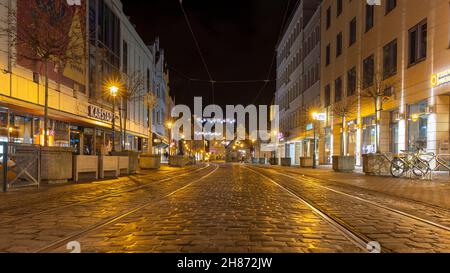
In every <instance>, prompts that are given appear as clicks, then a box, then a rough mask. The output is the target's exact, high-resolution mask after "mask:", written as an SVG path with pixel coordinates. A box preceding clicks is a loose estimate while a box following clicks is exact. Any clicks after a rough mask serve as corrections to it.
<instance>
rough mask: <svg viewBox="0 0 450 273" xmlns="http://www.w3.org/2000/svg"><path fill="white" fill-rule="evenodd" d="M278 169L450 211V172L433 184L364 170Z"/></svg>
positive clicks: (439, 176) (322, 167) (321, 167)
mask: <svg viewBox="0 0 450 273" xmlns="http://www.w3.org/2000/svg"><path fill="white" fill-rule="evenodd" d="M275 168H277V169H288V170H289V171H291V172H295V173H298V174H303V175H306V176H311V177H314V178H319V179H324V180H329V181H333V182H338V183H342V184H347V185H352V186H355V187H359V188H362V189H368V190H372V191H377V192H381V193H386V194H390V195H395V196H398V197H400V198H408V199H413V200H417V201H419V202H424V203H427V204H431V205H435V206H439V207H442V208H445V209H450V176H449V175H448V173H445V174H444V173H441V174H437V175H435V176H434V177H433V181H427V180H412V179H407V178H401V179H397V178H393V177H380V176H367V175H365V174H364V173H362V170H361V169H358V170H356V171H355V172H354V173H337V172H334V171H333V170H332V169H331V166H320V167H319V168H318V169H315V170H314V169H308V168H299V167H279V166H277V167H275Z"/></svg>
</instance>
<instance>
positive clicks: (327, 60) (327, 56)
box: [325, 44, 331, 66]
mask: <svg viewBox="0 0 450 273" xmlns="http://www.w3.org/2000/svg"><path fill="white" fill-rule="evenodd" d="M330 55H331V46H330V44H328V45H327V49H326V52H325V57H326V58H325V64H326V65H327V66H328V65H330V62H331V60H330V58H331V56H330Z"/></svg>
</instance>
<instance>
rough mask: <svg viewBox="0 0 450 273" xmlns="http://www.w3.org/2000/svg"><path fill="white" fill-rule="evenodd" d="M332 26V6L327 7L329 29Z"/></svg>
mask: <svg viewBox="0 0 450 273" xmlns="http://www.w3.org/2000/svg"><path fill="white" fill-rule="evenodd" d="M330 27H331V7H328V9H327V29H329V28H330Z"/></svg>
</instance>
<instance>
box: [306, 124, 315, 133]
mask: <svg viewBox="0 0 450 273" xmlns="http://www.w3.org/2000/svg"><path fill="white" fill-rule="evenodd" d="M312 129H314V125H313V124H312V123H308V124H306V131H311V130H312Z"/></svg>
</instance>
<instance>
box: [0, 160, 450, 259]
mask: <svg viewBox="0 0 450 273" xmlns="http://www.w3.org/2000/svg"><path fill="white" fill-rule="evenodd" d="M325 174H326V171H323V170H320V171H317V172H316V173H312V171H310V170H308V171H303V170H300V169H294V168H281V167H275V168H274V167H261V166H256V165H240V164H209V165H198V166H195V167H188V168H186V169H170V168H163V169H162V170H160V171H154V172H148V173H144V174H140V175H136V176H132V177H123V178H120V179H117V180H106V181H101V182H95V183H81V184H67V185H60V186H45V187H42V188H40V189H27V190H20V191H15V192H10V193H7V194H1V195H0V207H1V208H0V252H63V253H64V252H69V250H67V247H66V245H67V244H68V243H69V242H73V241H76V242H79V243H80V245H81V251H82V252H100V253H103V252H108V253H111V252H144V253H160V252H169V253H173V252H175V253H180V252H181V253H184V252H186V253H198V252H199V253H205V252H214V253H223V252H225V253H233V252H238V253H261V252H262V253H272V252H275V253H308V252H313V253H329V252H331V253H336V252H338V253H342V252H351V253H354V252H358V253H359V252H370V251H378V250H380V251H381V252H407V253H409V252H449V251H450V210H449V207H448V206H447V205H446V203H443V204H435V202H427V199H426V198H415V197H414V196H408V194H405V191H403V190H402V188H408V187H414V189H415V190H416V191H419V190H420V187H423V189H422V190H423V193H422V195H424V196H425V195H426V194H427V192H430V189H429V188H430V187H432V186H431V185H430V184H426V183H425V182H421V181H420V182H417V181H416V182H411V181H397V182H390V180H389V179H385V178H378V179H377V180H378V181H375V182H374V181H372V180H371V178H364V177H359V179H360V180H359V181H360V184H358V185H357V183H356V182H355V180H353V179H352V175H347V176H348V177H349V182H348V183H347V182H345V181H340V179H342V178H343V176H342V177H341V176H336V177H328V176H327V175H325ZM374 183H378V184H379V185H386V187H380V186H379V185H378V186H375V184H374ZM389 183H404V184H403V187H398V188H399V189H398V190H397V191H395V190H394V189H392V188H389V187H388V186H389ZM408 183H415V184H414V186H412V185H411V186H409V184H408ZM434 186H435V187H438V188H439V189H440V190H441V192H442V193H441V194H444V193H446V192H448V189H449V185H448V184H446V183H439V184H436V185H434ZM376 187H378V188H376ZM431 191H432V192H433V194H434V196H435V198H437V199H436V200H439V198H440V197H436V196H438V195H439V192H438V191H435V190H431ZM408 197H409V198H408ZM374 244H375V246H376V245H377V244H379V245H380V246H381V249H376V247H375V249H370V248H368V245H371V246H373V245H374Z"/></svg>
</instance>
